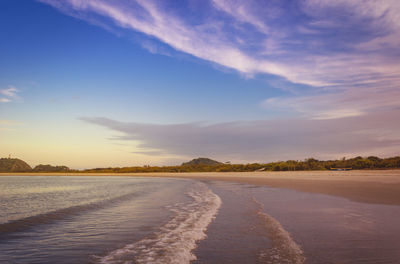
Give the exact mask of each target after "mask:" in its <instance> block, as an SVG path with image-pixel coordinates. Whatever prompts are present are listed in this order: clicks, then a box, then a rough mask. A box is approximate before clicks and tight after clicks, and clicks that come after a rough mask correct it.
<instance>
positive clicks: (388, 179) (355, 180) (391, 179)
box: [0, 170, 400, 205]
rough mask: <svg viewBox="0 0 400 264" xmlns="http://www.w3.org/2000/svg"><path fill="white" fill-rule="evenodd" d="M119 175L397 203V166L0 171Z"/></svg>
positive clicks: (399, 174)
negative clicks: (192, 180)
mask: <svg viewBox="0 0 400 264" xmlns="http://www.w3.org/2000/svg"><path fill="white" fill-rule="evenodd" d="M13 175H15V176H17V175H20V176H111V177H112V176H120V177H121V176H122V177H158V178H165V177H166V178H185V179H196V180H207V181H229V182H238V183H244V184H254V185H265V186H270V187H274V188H287V189H293V190H297V191H302V192H311V193H321V194H328V195H334V196H339V197H343V198H347V199H350V200H353V201H357V202H364V203H374V204H387V205H400V170H353V171H277V172H270V171H268V172H191V173H32V172H30V173H0V176H13Z"/></svg>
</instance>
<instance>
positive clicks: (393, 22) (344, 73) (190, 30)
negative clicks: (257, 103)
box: [41, 0, 400, 118]
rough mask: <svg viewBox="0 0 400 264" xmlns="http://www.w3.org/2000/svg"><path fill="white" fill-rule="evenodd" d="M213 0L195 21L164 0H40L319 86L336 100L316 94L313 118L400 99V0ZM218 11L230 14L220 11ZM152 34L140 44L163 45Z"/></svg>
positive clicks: (250, 69)
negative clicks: (285, 0)
mask: <svg viewBox="0 0 400 264" xmlns="http://www.w3.org/2000/svg"><path fill="white" fill-rule="evenodd" d="M210 1H211V2H210V3H211V5H210V7H209V8H212V10H209V11H208V12H206V15H204V16H202V19H197V20H196V21H195V22H194V21H192V20H191V19H192V18H191V17H190V16H184V15H182V14H180V13H177V12H173V11H171V9H170V8H165V7H166V5H167V4H166V3H167V1H154V0H147V1H144V0H136V1H126V0H118V1H105V0H85V1H84V0H63V1H56V0H41V2H44V3H47V4H50V5H52V6H54V7H55V8H58V9H60V10H61V11H63V12H65V13H67V14H69V15H73V16H75V17H79V18H80V19H85V20H87V21H89V22H90V23H93V21H96V19H98V23H99V24H107V25H108V26H109V27H110V26H114V27H117V28H124V29H128V30H132V31H136V32H140V33H143V34H144V35H146V36H148V37H149V38H150V39H151V41H154V40H158V41H160V42H162V43H164V44H167V45H169V46H170V47H172V48H174V49H175V50H177V51H180V52H184V53H187V54H190V55H192V56H194V57H197V58H200V59H203V60H206V61H209V62H212V63H215V64H218V65H221V66H224V67H227V68H231V69H234V70H237V71H238V72H240V73H242V74H243V75H245V76H248V77H249V76H250V77H251V76H254V75H255V74H272V75H278V76H281V77H283V78H285V79H287V80H289V81H290V82H293V83H301V84H306V85H310V86H314V88H315V90H314V92H315V93H317V94H318V96H316V97H315V96H312V98H314V99H315V98H327V99H332V101H328V100H327V99H323V101H324V102H326V103H325V104H320V105H319V106H318V107H316V106H313V105H314V103H313V102H312V103H311V105H312V106H311V107H308V110H307V111H304V110H303V113H311V115H312V116H313V118H318V116H319V118H334V117H341V116H352V115H359V114H365V113H366V112H368V111H371V110H373V109H374V108H384V107H388V105H393V102H394V101H395V100H398V99H399V97H398V96H399V95H398V93H397V92H396V91H394V90H399V89H400V58H399V57H400V52H399V49H398V47H399V44H400V15H399V14H400V1H397V0H382V1H374V0H338V1H330V0H305V1H300V2H298V3H300V5H299V4H298V3H296V2H294V1H293V2H292V1H288V2H284V3H286V4H287V5H289V6H288V8H285V7H284V6H283V7H282V6H280V5H282V3H283V2H280V1H277V2H268V4H267V3H266V2H265V1H255V0H253V1H236V0H210ZM274 3H275V4H274ZM205 6H206V3H205ZM298 6H300V7H301V8H298ZM296 8H297V9H296ZM293 10H294V11H293ZM221 12H223V13H224V14H227V15H228V17H230V18H231V19H228V20H226V16H225V18H221V17H223V16H220V14H221ZM291 12H292V13H291ZM99 17H103V18H104V20H101V19H99ZM224 19H225V20H224ZM232 20H233V21H232ZM110 21H112V23H110ZM248 26H250V28H248ZM251 27H252V28H251ZM252 29H254V30H252ZM151 41H150V42H146V41H143V42H142V45H143V46H144V47H145V48H146V49H148V50H149V51H150V52H153V53H155V52H160V50H159V49H158V48H157V46H156V45H153V44H149V43H151ZM378 91H379V92H378ZM297 94H298V93H297ZM331 94H334V96H332V95H331ZM357 94H359V95H360V96H357ZM363 94H367V95H368V96H363ZM374 94H375V95H374ZM320 95H321V96H320ZM388 95H390V96H391V98H389V96H388ZM394 96H395V97H394ZM303 97H304V96H301V97H300V98H298V100H297V101H301V100H303V99H304V98H303ZM352 97H354V98H355V99H356V100H359V101H355V102H354V103H355V105H356V106H352V105H351V103H349V104H348V105H346V107H345V108H341V107H340V106H341V104H342V102H344V101H346V100H348V98H352ZM396 98H397V99H396ZM335 103H339V105H336V106H335ZM362 105H365V106H362ZM301 107H303V108H306V107H307V106H306V105H304V106H301ZM298 108H300V107H298ZM313 109H314V110H315V109H317V110H318V111H319V112H318V113H312V110H313Z"/></svg>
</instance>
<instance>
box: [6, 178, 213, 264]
mask: <svg viewBox="0 0 400 264" xmlns="http://www.w3.org/2000/svg"><path fill="white" fill-rule="evenodd" d="M0 186H1V189H0V190H1V192H0V198H1V199H0V201H1V202H0V223H1V224H0V263H131V262H132V263H133V261H135V263H147V262H149V261H152V262H159V263H165V262H169V263H173V261H169V260H168V259H170V258H173V259H175V260H176V261H177V262H176V263H185V262H188V259H189V260H190V259H192V258H193V257H194V256H193V255H191V250H192V249H193V248H194V247H195V242H196V241H197V240H198V239H202V238H203V237H204V231H205V227H206V226H207V225H208V223H209V222H210V221H211V219H212V217H213V215H214V214H215V213H216V211H217V209H218V207H219V202H220V201H219V200H218V199H219V198H218V197H217V196H215V195H214V194H213V193H211V192H210V190H209V189H208V188H207V186H206V185H204V184H202V183H198V182H194V181H191V180H174V179H157V178H152V179H144V178H128V177H120V178H119V177H36V176H35V177H16V176H12V177H0ZM25 190H26V191H25ZM181 235H185V237H182V236H181ZM171 241H173V242H174V243H171ZM166 259H167V260H166ZM164 260H166V261H164Z"/></svg>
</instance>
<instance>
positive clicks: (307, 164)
mask: <svg viewBox="0 0 400 264" xmlns="http://www.w3.org/2000/svg"><path fill="white" fill-rule="evenodd" d="M331 169H334V170H342V169H343V170H345V169H346V170H348V169H354V170H374V169H400V157H399V156H396V157H391V158H379V157H376V156H369V157H361V156H358V157H355V158H351V159H346V158H342V159H339V160H317V159H314V158H308V159H305V160H302V161H299V160H287V161H278V162H269V163H248V164H231V163H230V162H219V161H216V160H212V159H209V158H196V159H193V160H191V161H188V162H184V163H182V164H181V165H177V166H149V165H145V166H132V167H108V168H93V169H83V170H73V169H70V168H68V167H67V166H53V165H42V164H40V165H37V166H35V167H34V168H32V167H31V166H29V165H28V164H27V163H26V162H25V161H23V160H21V159H17V158H0V172H2V173H7V172H10V173H11V172H12V173H15V172H18V173H20V172H21V173H24V172H30V173H32V172H40V173H42V172H44V173H45V172H71V173H73V172H79V173H146V172H149V173H154V172H170V173H171V172H172V173H176V172H251V171H307V170H331Z"/></svg>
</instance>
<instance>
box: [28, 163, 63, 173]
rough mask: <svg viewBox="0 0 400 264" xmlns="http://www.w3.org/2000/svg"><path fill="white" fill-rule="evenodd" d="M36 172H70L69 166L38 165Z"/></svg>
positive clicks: (34, 169)
mask: <svg viewBox="0 0 400 264" xmlns="http://www.w3.org/2000/svg"><path fill="white" fill-rule="evenodd" d="M33 171H34V172H68V171H69V168H68V167H67V166H52V165H50V164H47V165H43V164H40V165H37V166H36V167H35V168H33Z"/></svg>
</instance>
